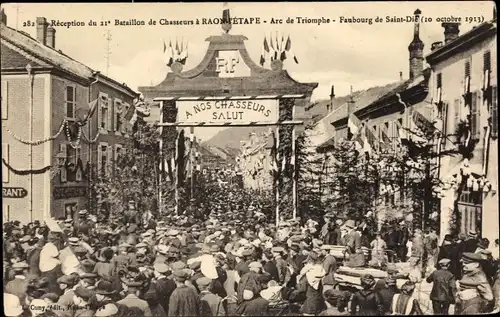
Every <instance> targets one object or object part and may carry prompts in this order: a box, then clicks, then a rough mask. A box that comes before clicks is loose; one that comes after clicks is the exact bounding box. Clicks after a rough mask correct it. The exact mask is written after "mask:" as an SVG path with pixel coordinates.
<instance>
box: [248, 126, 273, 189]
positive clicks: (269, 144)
mask: <svg viewBox="0 0 500 317" xmlns="http://www.w3.org/2000/svg"><path fill="white" fill-rule="evenodd" d="M273 136H274V134H273V131H272V130H271V129H270V130H268V132H261V133H258V134H257V133H251V134H250V136H249V138H248V140H245V141H241V147H240V151H241V155H240V156H239V170H240V171H241V175H242V179H243V187H244V188H250V189H253V190H259V189H260V190H272V189H273V185H274V184H273V179H274V177H273V175H274V170H276V169H277V167H275V165H276V164H275V162H276V158H275V157H274V155H273V154H274V151H273V146H274V138H273Z"/></svg>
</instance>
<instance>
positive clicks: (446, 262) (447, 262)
mask: <svg viewBox="0 0 500 317" xmlns="http://www.w3.org/2000/svg"><path fill="white" fill-rule="evenodd" d="M450 262H451V260H450V259H446V258H444V259H441V260H439V262H438V263H439V264H441V265H447V264H449V263H450Z"/></svg>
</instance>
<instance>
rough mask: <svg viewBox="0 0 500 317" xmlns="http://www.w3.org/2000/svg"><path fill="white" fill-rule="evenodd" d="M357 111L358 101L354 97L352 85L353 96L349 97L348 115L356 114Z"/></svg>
mask: <svg viewBox="0 0 500 317" xmlns="http://www.w3.org/2000/svg"><path fill="white" fill-rule="evenodd" d="M355 110H356V101H355V100H354V95H353V92H352V85H351V95H350V96H349V101H347V113H348V114H349V115H350V114H351V113H354V111H355Z"/></svg>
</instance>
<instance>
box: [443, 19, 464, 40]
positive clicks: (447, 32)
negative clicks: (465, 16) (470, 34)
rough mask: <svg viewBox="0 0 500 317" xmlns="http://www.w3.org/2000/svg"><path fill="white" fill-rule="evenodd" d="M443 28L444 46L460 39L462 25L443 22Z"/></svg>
mask: <svg viewBox="0 0 500 317" xmlns="http://www.w3.org/2000/svg"><path fill="white" fill-rule="evenodd" d="M441 26H442V27H443V28H444V44H445V45H446V44H448V43H449V42H451V41H453V40H454V39H456V38H457V37H458V34H459V33H460V30H459V28H458V27H459V26H460V23H457V22H443V23H441Z"/></svg>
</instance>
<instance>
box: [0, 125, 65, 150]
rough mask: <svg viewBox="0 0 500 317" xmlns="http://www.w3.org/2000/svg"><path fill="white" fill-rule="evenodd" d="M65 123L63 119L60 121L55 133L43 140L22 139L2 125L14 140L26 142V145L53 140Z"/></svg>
mask: <svg viewBox="0 0 500 317" xmlns="http://www.w3.org/2000/svg"><path fill="white" fill-rule="evenodd" d="M65 125H66V120H63V121H62V122H61V125H60V127H59V130H58V131H57V133H56V134H54V135H53V136H51V137H48V138H45V139H43V140H38V141H27V140H24V139H22V138H20V137H18V136H17V135H15V134H14V132H12V131H11V130H10V129H8V128H7V127H4V128H5V131H7V133H8V134H10V135H11V136H12V137H13V138H14V139H15V140H17V141H19V142H21V143H23V144H26V145H40V144H44V143H46V142H49V141H52V140H55V139H56V138H57V137H58V136H59V135H60V134H61V132H62V131H63V129H64V127H65Z"/></svg>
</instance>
